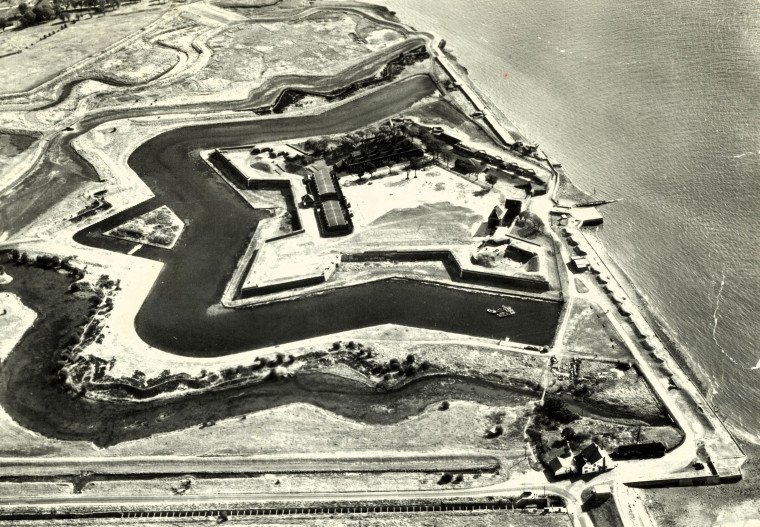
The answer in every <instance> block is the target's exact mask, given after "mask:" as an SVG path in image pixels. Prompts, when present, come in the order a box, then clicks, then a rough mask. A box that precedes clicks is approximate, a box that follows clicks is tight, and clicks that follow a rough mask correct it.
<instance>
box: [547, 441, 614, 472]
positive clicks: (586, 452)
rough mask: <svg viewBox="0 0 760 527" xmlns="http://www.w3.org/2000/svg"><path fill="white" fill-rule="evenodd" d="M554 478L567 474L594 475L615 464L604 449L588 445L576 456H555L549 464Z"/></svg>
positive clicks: (610, 468) (592, 444) (595, 445)
mask: <svg viewBox="0 0 760 527" xmlns="http://www.w3.org/2000/svg"><path fill="white" fill-rule="evenodd" d="M549 468H550V469H551V471H552V472H553V474H554V476H555V477H561V476H567V475H569V474H595V473H599V472H606V471H608V470H612V469H613V468H615V463H614V461H612V458H611V457H610V455H609V454H608V453H607V451H606V450H605V449H603V448H602V447H600V446H599V445H597V444H596V443H589V445H588V446H586V447H585V448H584V449H583V450H581V451H580V452H579V453H578V454H576V455H572V454H571V455H569V456H557V457H555V458H554V459H552V460H551V461H550V462H549Z"/></svg>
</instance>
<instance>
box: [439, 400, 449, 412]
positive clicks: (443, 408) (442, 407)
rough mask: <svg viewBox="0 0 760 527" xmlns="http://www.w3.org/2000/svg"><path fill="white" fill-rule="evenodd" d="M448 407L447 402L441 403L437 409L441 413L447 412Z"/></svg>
mask: <svg viewBox="0 0 760 527" xmlns="http://www.w3.org/2000/svg"><path fill="white" fill-rule="evenodd" d="M450 406H451V404H450V403H449V402H448V401H443V402H442V403H441V406H439V407H438V409H439V410H441V411H444V410H448V409H449V407H450Z"/></svg>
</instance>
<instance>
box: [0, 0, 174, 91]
mask: <svg viewBox="0 0 760 527" xmlns="http://www.w3.org/2000/svg"><path fill="white" fill-rule="evenodd" d="M168 8H169V4H168V3H166V4H159V5H148V3H139V4H133V5H131V6H125V7H122V8H121V9H119V10H118V11H114V12H109V13H108V14H107V15H105V16H94V17H93V18H88V17H87V15H85V18H83V19H82V20H80V21H79V22H77V23H76V24H69V27H68V28H66V29H64V30H63V31H60V32H58V33H56V34H55V35H53V36H52V37H49V38H46V39H44V40H40V37H42V36H43V35H45V34H47V33H50V32H51V31H56V30H57V29H59V27H60V21H52V22H47V23H45V24H41V25H39V26H33V27H29V28H26V29H23V30H20V31H5V32H2V33H0V54H4V53H9V52H12V51H16V50H21V53H19V54H17V55H11V56H8V57H3V58H0V70H2V71H3V72H4V75H3V76H2V77H0V93H9V92H17V91H23V90H28V89H31V88H33V87H35V86H37V85H38V84H40V83H42V82H44V81H45V80H47V79H49V78H51V77H54V76H55V75H57V74H58V73H59V72H60V71H62V70H63V69H65V68H67V67H69V66H71V65H73V64H75V63H76V62H78V61H80V60H82V59H84V58H86V57H89V56H90V55H93V54H97V53H98V52H100V51H101V50H103V49H105V48H107V47H108V46H110V45H111V44H113V43H115V42H117V41H119V40H120V39H122V38H124V37H126V36H127V35H129V34H130V33H133V32H135V31H137V30H139V29H141V28H142V27H144V26H145V25H147V24H149V23H151V22H153V21H154V20H155V19H157V18H158V17H159V16H161V15H162V14H163V13H164V11H166V10H167V9H168ZM30 45H31V47H28V46H30Z"/></svg>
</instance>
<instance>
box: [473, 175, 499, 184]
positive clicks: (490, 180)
mask: <svg viewBox="0 0 760 527" xmlns="http://www.w3.org/2000/svg"><path fill="white" fill-rule="evenodd" d="M475 177H477V176H475ZM496 181H498V179H497V178H496V176H494V175H493V174H487V175H486V183H488V184H489V185H491V187H493V186H494V185H495V184H496Z"/></svg>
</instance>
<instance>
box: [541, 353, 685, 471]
mask: <svg viewBox="0 0 760 527" xmlns="http://www.w3.org/2000/svg"><path fill="white" fill-rule="evenodd" d="M551 375H552V379H551V381H550V383H549V387H548V389H547V397H546V400H545V403H544V406H543V407H537V408H536V415H535V417H534V420H533V422H532V423H531V427H530V430H529V435H530V437H531V439H532V440H533V444H534V447H535V449H536V452H537V454H538V456H539V458H540V459H541V461H542V462H543V463H545V464H546V463H548V462H549V461H550V460H551V459H552V458H554V457H556V456H559V455H565V454H568V453H570V452H573V453H577V452H578V451H579V450H581V449H582V448H583V447H585V446H586V445H587V444H588V443H589V442H590V441H593V442H595V443H596V444H598V445H600V446H602V447H603V448H605V449H606V450H608V451H609V452H610V453H613V452H614V451H615V449H617V448H618V447H619V446H623V445H634V444H640V443H662V445H664V447H665V449H666V450H671V449H673V448H675V447H676V446H678V445H679V444H680V443H681V441H682V440H683V432H682V431H681V430H680V429H679V428H677V427H676V426H675V425H674V424H673V423H672V422H671V421H670V419H669V418H668V415H667V412H666V410H665V408H664V406H663V405H662V404H661V402H660V401H659V400H658V399H657V398H656V396H655V395H654V393H653V392H652V391H651V389H650V387H649V385H648V384H647V382H646V380H645V379H644V378H643V376H642V375H641V374H640V373H639V372H638V370H637V369H636V368H634V367H631V366H630V365H629V364H628V362H618V363H617V364H616V363H614V362H606V361H592V360H583V361H581V360H578V359H573V360H571V361H570V362H569V363H566V362H563V361H560V360H557V361H555V362H553V364H552V371H551Z"/></svg>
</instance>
